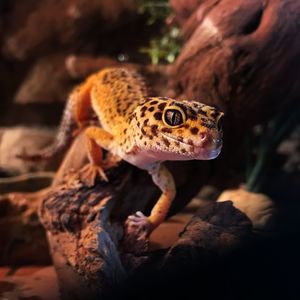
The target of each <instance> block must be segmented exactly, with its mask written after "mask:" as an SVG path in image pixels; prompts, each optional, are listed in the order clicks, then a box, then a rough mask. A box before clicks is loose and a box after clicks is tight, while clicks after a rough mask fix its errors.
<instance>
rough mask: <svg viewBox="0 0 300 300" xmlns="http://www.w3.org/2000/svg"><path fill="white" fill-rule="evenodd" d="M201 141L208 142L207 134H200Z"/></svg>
mask: <svg viewBox="0 0 300 300" xmlns="http://www.w3.org/2000/svg"><path fill="white" fill-rule="evenodd" d="M200 139H201V141H205V140H206V134H205V132H201V133H200Z"/></svg>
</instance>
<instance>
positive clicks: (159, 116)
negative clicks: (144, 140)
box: [154, 112, 162, 120]
mask: <svg viewBox="0 0 300 300" xmlns="http://www.w3.org/2000/svg"><path fill="white" fill-rule="evenodd" d="M154 118H155V120H161V118H162V113H161V112H156V113H155V114H154Z"/></svg>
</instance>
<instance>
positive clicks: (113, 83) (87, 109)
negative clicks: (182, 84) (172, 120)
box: [70, 68, 223, 235]
mask: <svg viewBox="0 0 300 300" xmlns="http://www.w3.org/2000/svg"><path fill="white" fill-rule="evenodd" d="M70 101H71V107H72V111H73V115H74V117H75V120H76V122H77V124H78V126H79V127H85V125H86V124H87V123H88V121H89V120H90V116H91V111H93V112H94V113H95V114H96V116H97V118H98V120H99V122H100V126H89V127H87V128H85V134H86V137H87V151H88V156H89V159H90V162H91V164H90V171H91V170H93V171H94V172H90V173H88V174H89V176H95V174H97V173H99V174H100V175H101V176H102V177H103V176H104V177H105V175H104V174H103V172H102V171H101V160H102V150H101V149H102V148H104V149H106V150H108V151H111V152H112V153H114V154H115V155H118V156H119V157H120V158H122V159H124V160H126V161H128V162H129V163H131V164H133V165H135V166H137V167H139V168H142V169H145V170H147V171H148V172H149V173H150V175H151V176H152V178H153V182H154V183H155V184H156V185H157V186H158V187H159V188H160V189H161V191H162V195H161V197H160V198H159V199H158V201H157V204H156V205H155V206H154V208H153V210H152V212H151V214H150V216H149V217H145V216H143V215H142V214H141V213H137V214H136V215H134V216H130V217H129V223H130V225H132V226H142V227H144V229H145V232H146V234H147V235H148V234H150V232H151V231H152V230H153V229H154V228H155V227H157V226H158V225H159V224H160V223H161V222H163V220H164V219H165V216H166V214H167V212H168V210H169V207H170V205H171V203H172V201H173V199H174V197H175V194H176V187H175V184H174V180H173V177H172V175H171V174H170V172H169V171H168V170H167V168H165V167H164V165H163V164H162V162H163V161H166V160H191V159H200V160H202V159H213V158H215V157H217V156H218V154H219V153H220V150H221V146H222V132H221V130H220V129H219V128H218V122H219V119H220V118H221V116H222V115H223V113H221V112H219V111H217V110H216V109H215V108H213V107H210V106H207V105H205V104H201V103H199V102H196V101H177V100H174V99H171V98H167V97H149V96H148V93H147V89H146V86H145V84H144V81H143V80H142V78H141V77H140V75H138V74H137V73H135V72H133V71H129V70H127V69H122V68H110V69H105V70H102V71H100V72H98V73H96V74H93V75H91V76H90V77H89V78H87V79H86V81H85V82H84V83H83V84H81V85H80V86H79V87H77V88H76V89H75V90H74V91H73V93H72V94H71V97H70ZM170 110H172V112H174V111H175V112H176V114H177V115H180V116H181V119H180V121H182V122H181V123H180V124H179V125H176V126H171V125H170V124H169V121H168V120H169V119H168V118H167V113H170Z"/></svg>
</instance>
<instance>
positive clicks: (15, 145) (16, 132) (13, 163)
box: [0, 127, 55, 174]
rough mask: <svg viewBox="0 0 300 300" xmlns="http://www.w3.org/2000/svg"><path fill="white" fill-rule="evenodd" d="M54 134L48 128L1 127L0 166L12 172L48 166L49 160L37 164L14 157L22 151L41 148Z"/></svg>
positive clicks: (30, 170)
mask: <svg viewBox="0 0 300 300" xmlns="http://www.w3.org/2000/svg"><path fill="white" fill-rule="evenodd" d="M54 134H55V133H54V132H53V131H52V130H50V129H37V128H35V129H34V128H25V127H14V128H2V129H1V136H0V139H1V140H0V168H1V169H2V170H3V171H6V172H8V173H12V174H13V173H16V174H17V173H26V172H33V171H42V170H45V168H46V167H47V166H48V168H49V162H41V163H39V164H37V163H32V162H27V161H26V162H25V161H22V160H20V159H18V158H16V155H17V154H20V153H21V152H22V151H27V152H28V153H34V152H36V151H37V150H39V149H43V148H44V147H45V146H47V145H49V144H50V143H51V142H52V141H53V138H54ZM52 163H53V162H52ZM53 167H54V166H53Z"/></svg>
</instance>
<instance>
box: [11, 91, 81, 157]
mask: <svg viewBox="0 0 300 300" xmlns="http://www.w3.org/2000/svg"><path fill="white" fill-rule="evenodd" d="M71 100H72V99H71V97H70V98H69V99H68V101H67V104H66V107H65V109H64V113H63V116H62V119H61V122H60V125H59V129H58V133H57V135H56V137H55V140H54V143H53V144H52V145H50V146H49V147H47V148H45V149H43V150H41V151H38V152H37V153H32V154H30V153H28V154H27V153H26V152H25V153H21V154H17V155H16V157H17V158H20V159H22V160H27V161H40V160H47V159H50V158H52V157H54V156H56V155H57V154H59V153H61V152H63V151H65V150H66V149H67V148H68V147H69V146H70V144H71V142H72V140H73V132H74V130H75V129H76V128H77V124H76V122H75V119H74V116H73V108H72V104H73V103H72V101H71Z"/></svg>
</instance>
